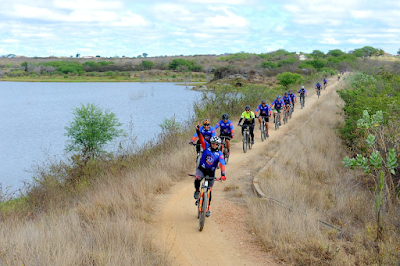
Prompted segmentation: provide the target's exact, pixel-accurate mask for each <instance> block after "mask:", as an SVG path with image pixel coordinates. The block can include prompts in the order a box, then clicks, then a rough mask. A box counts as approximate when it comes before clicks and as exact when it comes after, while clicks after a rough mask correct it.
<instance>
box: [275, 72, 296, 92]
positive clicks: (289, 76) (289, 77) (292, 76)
mask: <svg viewBox="0 0 400 266" xmlns="http://www.w3.org/2000/svg"><path fill="white" fill-rule="evenodd" d="M276 79H277V80H279V82H278V84H280V85H282V86H284V87H286V88H289V86H290V85H292V84H295V83H296V82H298V81H300V80H302V76H301V75H300V74H297V73H291V72H283V73H281V74H278V75H277V76H276Z"/></svg>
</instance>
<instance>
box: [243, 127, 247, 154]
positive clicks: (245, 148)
mask: <svg viewBox="0 0 400 266" xmlns="http://www.w3.org/2000/svg"><path fill="white" fill-rule="evenodd" d="M242 142H243V152H244V153H246V152H247V143H246V142H247V137H246V132H243V140H242Z"/></svg>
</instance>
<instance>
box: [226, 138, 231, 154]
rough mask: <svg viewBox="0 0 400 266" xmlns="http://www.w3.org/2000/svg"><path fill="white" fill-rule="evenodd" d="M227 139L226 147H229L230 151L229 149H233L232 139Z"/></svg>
mask: <svg viewBox="0 0 400 266" xmlns="http://www.w3.org/2000/svg"><path fill="white" fill-rule="evenodd" d="M225 141H226V148H227V149H228V152H229V150H230V149H231V141H230V140H228V139H227V140H225Z"/></svg>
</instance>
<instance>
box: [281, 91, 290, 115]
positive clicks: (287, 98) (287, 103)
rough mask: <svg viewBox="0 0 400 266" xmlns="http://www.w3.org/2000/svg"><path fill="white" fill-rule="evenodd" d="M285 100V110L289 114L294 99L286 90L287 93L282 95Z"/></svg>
mask: <svg viewBox="0 0 400 266" xmlns="http://www.w3.org/2000/svg"><path fill="white" fill-rule="evenodd" d="M282 100H283V102H284V103H285V112H286V113H287V114H288V115H289V113H288V112H289V108H290V105H292V99H291V98H290V96H289V93H287V92H285V95H284V96H283V97H282Z"/></svg>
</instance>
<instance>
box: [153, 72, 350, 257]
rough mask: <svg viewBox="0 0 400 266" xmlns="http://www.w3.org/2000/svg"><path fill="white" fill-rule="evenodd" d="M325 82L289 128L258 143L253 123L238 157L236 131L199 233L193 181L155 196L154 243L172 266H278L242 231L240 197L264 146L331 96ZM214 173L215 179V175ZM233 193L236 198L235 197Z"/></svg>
mask: <svg viewBox="0 0 400 266" xmlns="http://www.w3.org/2000/svg"><path fill="white" fill-rule="evenodd" d="M328 82H329V83H328V84H329V86H328V87H327V89H326V90H322V93H321V97H320V98H319V99H317V96H316V94H315V92H314V89H309V90H308V95H309V96H308V97H307V98H306V102H305V108H304V109H303V110H301V109H300V101H299V99H298V100H297V103H296V105H295V112H294V113H293V116H292V119H290V120H289V123H288V125H283V123H282V126H281V127H280V128H279V129H278V130H277V131H275V129H274V128H273V126H274V124H273V123H272V122H270V124H269V126H270V130H269V135H270V137H269V138H268V139H267V140H265V141H264V142H261V139H260V131H259V129H258V121H256V129H255V130H254V135H255V144H254V146H253V149H252V150H248V151H247V153H243V150H242V142H241V135H240V128H239V129H238V128H237V127H236V134H235V138H236V139H237V140H238V142H237V143H234V144H233V145H231V156H230V160H229V163H228V165H227V167H226V175H227V181H225V182H223V183H220V182H216V183H215V184H214V188H213V198H212V204H211V208H210V210H211V217H209V218H207V220H206V223H205V227H204V230H203V231H202V232H199V230H198V219H197V210H196V207H195V205H194V199H193V191H194V187H193V179H190V178H187V179H184V178H183V180H182V182H179V183H177V184H175V185H174V186H173V187H172V189H171V190H170V191H169V192H168V193H167V194H163V195H159V196H157V198H156V199H157V208H156V212H155V217H154V219H155V224H156V227H157V228H156V230H157V242H158V243H160V245H161V248H163V249H165V250H166V251H167V252H168V253H169V256H170V258H171V259H172V260H173V262H174V264H175V265H277V263H276V262H275V260H274V256H273V254H272V253H269V252H266V251H263V250H262V249H261V248H260V247H259V246H258V245H257V243H256V241H255V236H254V235H253V234H252V232H251V231H250V229H249V228H248V227H247V224H246V218H247V210H246V208H245V202H244V199H243V197H241V195H240V194H241V193H244V194H246V193H251V184H252V178H253V176H255V175H256V174H257V173H258V171H259V170H260V169H261V168H262V167H263V166H264V165H265V164H266V163H267V162H266V161H265V160H263V161H262V160H260V159H259V158H260V157H261V155H262V153H263V152H264V153H265V150H266V149H267V148H269V147H268V145H270V144H271V143H275V144H274V145H276V143H277V142H276V141H278V140H280V139H281V138H282V137H283V136H284V135H285V134H287V132H288V131H289V130H290V128H291V124H293V123H294V121H295V120H296V118H298V117H301V116H306V115H309V114H310V113H311V112H312V110H313V108H312V107H313V106H314V104H315V103H316V102H317V101H324V98H325V97H327V95H329V94H330V93H331V92H332V91H334V89H335V87H336V84H337V79H336V80H335V77H333V78H331V79H330V80H329V81H328ZM340 82H342V81H340ZM296 94H298V93H296ZM274 140H275V141H274ZM193 170H194V169H193ZM216 173H217V176H219V174H220V172H219V170H217V171H216ZM234 186H238V187H239V188H240V189H239V190H235V189H234V191H233V192H226V191H224V188H225V190H228V189H230V188H233V187H234ZM235 193H238V194H239V195H236V197H235Z"/></svg>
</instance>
